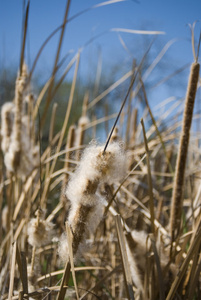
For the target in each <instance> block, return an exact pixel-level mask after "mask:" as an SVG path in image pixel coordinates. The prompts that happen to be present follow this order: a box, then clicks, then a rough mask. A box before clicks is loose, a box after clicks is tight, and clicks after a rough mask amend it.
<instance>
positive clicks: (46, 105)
mask: <svg viewBox="0 0 201 300" xmlns="http://www.w3.org/2000/svg"><path fill="white" fill-rule="evenodd" d="M70 3H71V0H67V3H66V9H65V14H64V19H63V25H62V29H61V34H60V38H59V44H58V48H57V53H56V57H55V61H54V67H53V71H52V78H53V80H51V83H50V87H49V90H48V94H47V99H46V102H45V107H44V111H43V114H42V117H41V128H42V127H43V125H44V122H45V118H46V115H47V111H48V108H49V105H50V102H51V99H52V89H53V85H54V78H55V74H56V70H57V64H58V61H59V57H60V52H61V46H62V42H63V37H64V31H65V27H66V24H67V22H66V20H67V17H68V14H69V8H70Z"/></svg>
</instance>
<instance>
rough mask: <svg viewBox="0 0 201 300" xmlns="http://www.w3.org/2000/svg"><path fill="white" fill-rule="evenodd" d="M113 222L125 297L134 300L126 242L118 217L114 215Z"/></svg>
mask: <svg viewBox="0 0 201 300" xmlns="http://www.w3.org/2000/svg"><path fill="white" fill-rule="evenodd" d="M115 222H116V228H117V235H118V241H119V247H120V250H121V259H122V265H123V271H124V272H123V273H124V280H125V287H126V292H127V297H128V299H131V300H134V293H133V287H132V278H131V271H130V266H129V261H128V255H127V252H126V242H125V237H124V233H123V229H122V224H121V218H120V216H119V215H116V217H115Z"/></svg>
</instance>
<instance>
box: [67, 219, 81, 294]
mask: <svg viewBox="0 0 201 300" xmlns="http://www.w3.org/2000/svg"><path fill="white" fill-rule="evenodd" d="M66 233H67V241H68V249H69V259H70V264H71V272H72V277H73V282H74V286H75V292H76V297H77V299H78V300H79V294H78V288H77V282H76V276H75V268H74V261H73V260H74V258H73V248H72V244H73V239H72V232H71V229H70V226H69V225H68V222H66Z"/></svg>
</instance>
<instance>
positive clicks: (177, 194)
mask: <svg viewBox="0 0 201 300" xmlns="http://www.w3.org/2000/svg"><path fill="white" fill-rule="evenodd" d="M199 70H200V65H199V64H198V63H197V62H195V63H193V64H192V65H191V72H190V77H189V83H188V88H187V94H186V101H185V108H184V116H183V125H182V132H181V136H180V142H179V150H178V156H177V162H176V170H175V179H174V186H173V196H172V205H171V212H170V233H171V238H172V242H173V241H174V240H175V238H176V236H177V235H178V234H179V227H180V222H181V214H182V204H183V186H184V174H185V166H186V158H187V152H188V144H189V137H190V128H191V122H192V117H193V107H194V101H195V96H196V91H197V83H198V78H199Z"/></svg>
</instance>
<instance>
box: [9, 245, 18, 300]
mask: <svg viewBox="0 0 201 300" xmlns="http://www.w3.org/2000/svg"><path fill="white" fill-rule="evenodd" d="M12 250H13V251H12V260H11V270H10V283H9V293H8V300H11V299H12V296H13V288H14V279H15V264H16V252H17V242H14V243H13V249H12Z"/></svg>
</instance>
